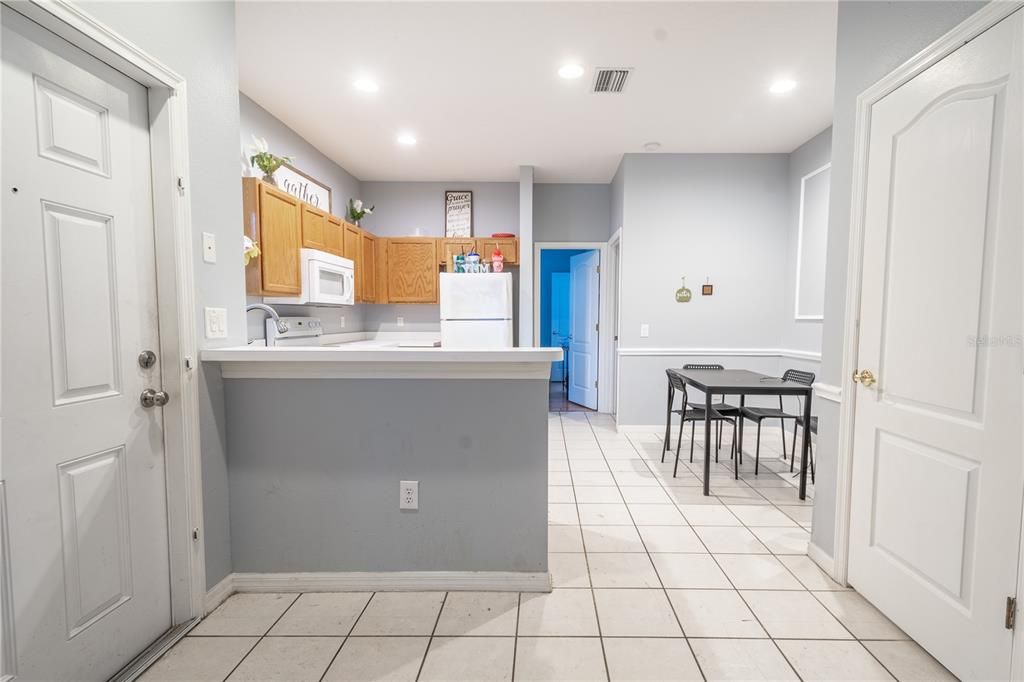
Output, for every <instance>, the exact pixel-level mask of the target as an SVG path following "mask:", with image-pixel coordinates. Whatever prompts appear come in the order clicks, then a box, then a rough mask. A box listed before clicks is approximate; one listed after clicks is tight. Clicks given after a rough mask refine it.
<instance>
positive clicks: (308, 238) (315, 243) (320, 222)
mask: <svg viewBox="0 0 1024 682" xmlns="http://www.w3.org/2000/svg"><path fill="white" fill-rule="evenodd" d="M302 245H303V246H304V247H306V248H307V249H318V250H320V251H326V250H327V214H326V213H324V212H323V211H321V210H320V209H318V208H315V207H313V206H310V205H309V204H307V203H303V204H302Z"/></svg>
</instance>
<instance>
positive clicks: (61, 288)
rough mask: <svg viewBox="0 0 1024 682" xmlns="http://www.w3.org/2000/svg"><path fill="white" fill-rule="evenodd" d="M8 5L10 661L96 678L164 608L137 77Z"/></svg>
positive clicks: (149, 240) (150, 257)
mask: <svg viewBox="0 0 1024 682" xmlns="http://www.w3.org/2000/svg"><path fill="white" fill-rule="evenodd" d="M2 12H3V13H2V24H3V27H2V32H3V36H2V38H3V50H2V60H3V72H2V79H3V99H2V101H3V112H2V115H3V133H2V135H3V137H2V143H3V162H2V163H3V167H2V173H3V193H4V200H3V234H2V239H3V248H2V254H3V255H2V257H3V264H2V272H3V293H2V295H3V310H4V313H5V316H4V318H5V319H4V324H3V331H2V334H3V338H2V349H3V353H2V362H3V371H2V377H3V380H2V381H3V383H2V390H3V402H4V430H3V436H2V437H3V457H4V476H5V477H6V486H7V489H8V493H7V495H8V499H7V502H8V516H9V519H10V531H11V532H10V552H11V567H12V575H13V585H12V592H13V600H14V612H15V619H14V620H15V639H16V641H17V670H18V676H19V678H20V679H26V680H28V679H33V680H36V679H38V680H42V679H45V680H102V679H107V678H108V677H109V676H110V675H111V674H113V673H114V672H116V671H117V670H118V669H120V668H121V667H122V666H124V665H125V664H126V663H128V662H129V661H130V660H131V659H132V658H133V657H135V656H136V655H137V654H139V653H140V652H141V651H142V650H143V649H145V648H146V647H147V646H148V645H149V644H150V643H151V642H153V641H154V640H155V639H157V638H158V637H159V636H160V635H161V634H162V633H164V632H165V631H166V630H167V629H168V628H169V627H170V625H171V611H170V576H169V568H168V544H167V539H168V538H167V498H166V488H165V469H164V451H163V420H162V416H161V410H160V409H159V407H155V408H150V409H145V408H144V407H143V406H142V405H141V404H140V394H141V393H142V391H143V389H145V388H155V389H159V388H160V386H161V374H160V364H159V360H158V361H157V362H156V364H155V365H153V366H152V367H150V368H144V367H143V366H142V364H144V363H141V362H140V360H139V355H140V353H141V352H142V351H145V350H152V351H154V352H156V351H157V350H158V349H159V347H160V344H159V338H158V330H157V300H156V273H155V258H154V254H155V252H154V234H153V210H152V194H151V186H150V172H151V171H150V160H149V132H148V130H149V122H148V108H147V91H146V89H145V88H144V87H142V86H141V85H139V84H138V83H136V82H135V81H133V80H131V79H129V78H127V77H126V76H124V75H123V74H121V73H119V72H117V71H115V70H114V69H112V68H110V67H108V66H106V65H105V64H103V63H101V62H100V61H98V60H96V59H95V58H93V57H91V56H89V55H87V54H85V53H84V52H81V51H80V50H78V49H77V48H75V47H73V46H71V45H70V44H68V43H67V42H65V41H63V40H61V39H59V38H57V37H56V36H55V35H53V34H51V33H49V32H47V31H46V30H44V29H42V28H40V27H39V26H37V25H36V24H34V23H32V22H30V21H28V20H26V19H24V18H23V17H22V16H21V15H19V14H17V13H15V12H13V11H12V10H11V9H9V8H8V7H6V6H4V7H3V10H2Z"/></svg>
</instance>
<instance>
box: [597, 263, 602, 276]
mask: <svg viewBox="0 0 1024 682" xmlns="http://www.w3.org/2000/svg"><path fill="white" fill-rule="evenodd" d="M597 274H599V275H600V274H601V266H600V265H598V266H597Z"/></svg>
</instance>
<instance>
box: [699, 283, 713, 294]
mask: <svg viewBox="0 0 1024 682" xmlns="http://www.w3.org/2000/svg"><path fill="white" fill-rule="evenodd" d="M714 293H715V285H714V284H705V285H703V286H701V288H700V295H701V296H711V295H712V294H714Z"/></svg>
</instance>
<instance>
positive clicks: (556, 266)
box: [537, 249, 593, 377]
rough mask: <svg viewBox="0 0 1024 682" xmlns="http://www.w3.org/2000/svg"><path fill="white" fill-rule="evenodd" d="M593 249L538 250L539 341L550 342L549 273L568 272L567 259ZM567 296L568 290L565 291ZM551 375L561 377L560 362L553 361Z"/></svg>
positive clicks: (546, 343)
mask: <svg viewBox="0 0 1024 682" xmlns="http://www.w3.org/2000/svg"><path fill="white" fill-rule="evenodd" d="M587 251H593V249H544V250H543V251H541V252H540V343H539V344H537V345H539V346H547V345H550V343H551V274H552V273H555V272H569V259H570V258H572V257H573V256H577V255H579V254H581V253H586V252H587ZM566 296H568V292H566ZM551 376H552V377H561V376H562V368H561V363H557V362H556V363H553V365H552V368H551Z"/></svg>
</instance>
